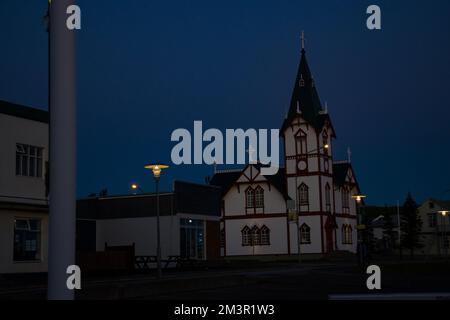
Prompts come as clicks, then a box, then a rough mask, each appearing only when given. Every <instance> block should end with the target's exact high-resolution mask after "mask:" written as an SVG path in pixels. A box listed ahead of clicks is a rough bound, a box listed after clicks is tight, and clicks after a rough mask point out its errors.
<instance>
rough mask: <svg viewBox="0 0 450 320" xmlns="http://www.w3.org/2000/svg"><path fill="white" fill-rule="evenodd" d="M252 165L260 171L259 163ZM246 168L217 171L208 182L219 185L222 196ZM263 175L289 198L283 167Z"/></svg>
mask: <svg viewBox="0 0 450 320" xmlns="http://www.w3.org/2000/svg"><path fill="white" fill-rule="evenodd" d="M253 166H254V167H255V168H256V169H258V170H259V171H260V168H261V164H254V165H253ZM246 168H247V167H246ZM246 168H244V169H243V170H232V171H223V172H217V173H216V174H214V176H213V177H212V179H211V181H210V184H212V185H215V186H218V187H220V188H221V189H222V196H224V195H225V194H226V193H227V192H228V191H229V190H230V188H231V187H232V186H233V184H234V183H235V182H236V180H238V178H239V177H240V176H241V174H242V173H243V172H244V171H245V169H246ZM263 176H264V177H265V178H266V179H267V181H268V182H269V183H270V184H271V185H273V186H274V187H275V188H276V189H277V190H278V191H279V192H280V193H281V194H282V195H283V197H284V198H285V199H286V200H289V199H290V197H289V195H288V193H287V190H286V174H285V169H284V168H279V170H278V172H277V173H276V174H274V175H263Z"/></svg>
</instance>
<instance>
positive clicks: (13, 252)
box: [0, 101, 49, 274]
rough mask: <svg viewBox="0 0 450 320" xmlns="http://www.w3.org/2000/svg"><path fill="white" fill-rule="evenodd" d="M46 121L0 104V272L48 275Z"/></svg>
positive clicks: (44, 115)
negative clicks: (43, 273)
mask: <svg viewBox="0 0 450 320" xmlns="http://www.w3.org/2000/svg"><path fill="white" fill-rule="evenodd" d="M48 122H49V115H48V112H46V111H43V110H39V109H34V108H30V107H26V106H22V105H17V104H13V103H9V102H5V101H0V150H1V152H0V274H2V273H28V272H46V271H47V260H48V257H47V239H48V236H47V228H48V203H47V195H46V193H47V192H46V179H45V176H46V173H47V171H46V164H47V161H48Z"/></svg>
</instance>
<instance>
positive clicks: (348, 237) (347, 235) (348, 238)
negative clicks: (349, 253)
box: [342, 224, 353, 244]
mask: <svg viewBox="0 0 450 320" xmlns="http://www.w3.org/2000/svg"><path fill="white" fill-rule="evenodd" d="M352 242H353V241H352V226H351V225H349V224H344V225H342V244H352Z"/></svg>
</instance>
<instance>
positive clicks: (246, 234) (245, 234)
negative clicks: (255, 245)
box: [241, 226, 252, 247]
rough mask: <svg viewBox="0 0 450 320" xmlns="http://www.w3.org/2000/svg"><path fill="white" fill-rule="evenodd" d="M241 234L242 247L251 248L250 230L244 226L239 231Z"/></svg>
mask: <svg viewBox="0 0 450 320" xmlns="http://www.w3.org/2000/svg"><path fill="white" fill-rule="evenodd" d="M241 234H242V246H244V247H245V246H251V245H252V237H251V230H250V228H249V227H247V226H245V227H244V228H243V229H242V230H241Z"/></svg>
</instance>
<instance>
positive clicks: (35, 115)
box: [0, 100, 49, 123]
mask: <svg viewBox="0 0 450 320" xmlns="http://www.w3.org/2000/svg"><path fill="white" fill-rule="evenodd" d="M0 113H3V114H6V115H9V116H13V117H18V118H23V119H28V120H33V121H38V122H43V123H49V113H48V111H45V110H41V109H35V108H31V107H26V106H23V105H19V104H15V103H11V102H7V101H3V100H0Z"/></svg>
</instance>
